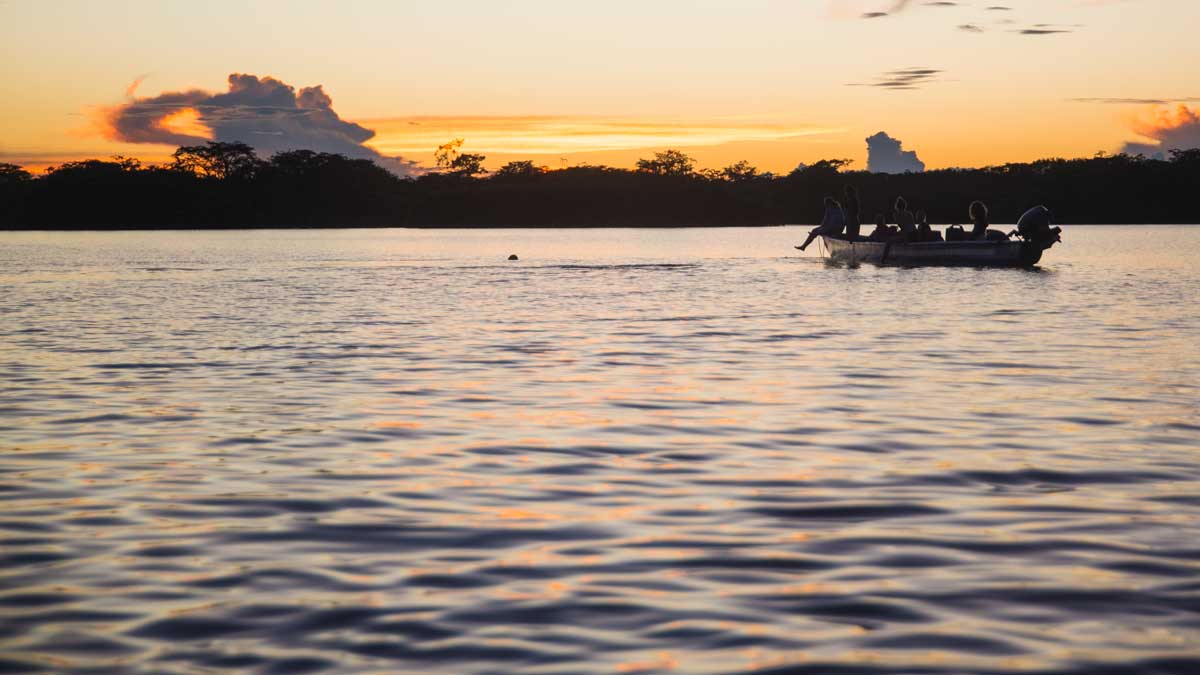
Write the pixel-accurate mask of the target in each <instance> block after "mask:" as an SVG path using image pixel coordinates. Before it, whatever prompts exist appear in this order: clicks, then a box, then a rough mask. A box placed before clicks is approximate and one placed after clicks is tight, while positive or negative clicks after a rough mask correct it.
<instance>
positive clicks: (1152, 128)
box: [1121, 104, 1200, 158]
mask: <svg viewBox="0 0 1200 675" xmlns="http://www.w3.org/2000/svg"><path fill="white" fill-rule="evenodd" d="M1133 130H1134V132H1136V133H1137V134H1138V135H1139V136H1144V137H1145V138H1149V139H1153V140H1154V141H1155V142H1154V143H1141V142H1131V143H1126V144H1125V147H1124V148H1122V150H1121V151H1122V152H1124V153H1127V154H1130V155H1146V156H1147V157H1160V158H1161V157H1164V156H1165V155H1166V154H1167V153H1168V152H1170V151H1171V150H1191V149H1193V148H1200V110H1193V109H1192V108H1189V107H1188V106H1186V105H1182V104H1180V105H1179V106H1177V107H1175V108H1174V109H1172V108H1167V107H1156V108H1154V109H1152V110H1150V111H1149V112H1147V113H1146V114H1144V115H1142V116H1140V117H1138V118H1137V119H1135V120H1134V123H1133Z"/></svg>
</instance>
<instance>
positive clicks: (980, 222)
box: [967, 201, 1008, 241]
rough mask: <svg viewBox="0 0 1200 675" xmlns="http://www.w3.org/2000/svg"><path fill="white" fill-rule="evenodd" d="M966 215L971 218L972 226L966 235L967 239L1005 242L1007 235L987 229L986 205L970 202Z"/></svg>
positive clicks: (979, 202)
mask: <svg viewBox="0 0 1200 675" xmlns="http://www.w3.org/2000/svg"><path fill="white" fill-rule="evenodd" d="M967 213H968V215H970V216H971V222H972V223H974V226H973V227H972V228H971V231H970V232H969V233H967V239H969V240H971V241H1007V240H1008V235H1007V234H1004V233H1003V232H1001V231H1000V230H989V229H988V208H987V204H984V203H983V202H981V201H973V202H971V207H970V208H969V209H967Z"/></svg>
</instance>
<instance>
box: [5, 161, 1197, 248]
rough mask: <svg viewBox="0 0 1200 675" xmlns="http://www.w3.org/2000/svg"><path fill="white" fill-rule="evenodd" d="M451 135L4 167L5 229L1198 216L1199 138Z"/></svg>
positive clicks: (1190, 219)
mask: <svg viewBox="0 0 1200 675" xmlns="http://www.w3.org/2000/svg"><path fill="white" fill-rule="evenodd" d="M460 146H461V141H458V140H456V141H452V142H451V143H448V144H446V145H444V146H442V147H441V148H439V152H438V155H437V159H438V164H439V167H440V168H441V170H440V171H439V172H436V173H429V174H425V175H422V176H418V177H415V178H400V177H397V176H395V175H393V174H391V173H389V172H388V171H386V170H384V169H383V168H380V167H379V166H377V165H376V164H374V163H373V162H371V161H370V160H365V159H350V158H347V157H344V156H341V155H335V154H328V153H318V152H312V151H308V150H294V151H289V152H282V153H278V154H276V155H274V156H272V157H270V158H269V159H261V158H259V157H258V156H257V155H256V154H255V153H254V151H253V149H252V148H251V147H250V146H248V145H244V144H241V143H216V142H210V143H208V144H207V145H202V146H188V147H182V148H180V149H179V150H178V151H176V152H175V154H174V161H173V162H171V163H170V164H168V165H164V166H144V165H142V164H141V163H139V162H138V161H137V160H131V159H127V158H122V157H115V158H113V159H111V160H86V161H80V162H70V163H67V164H63V165H62V166H58V167H54V168H52V169H50V170H48V171H47V172H46V173H45V174H43V175H41V176H37V177H34V176H32V175H30V174H29V173H28V172H26V171H24V170H23V169H21V168H20V167H18V166H15V165H11V164H0V228H2V229H39V228H41V229H139V228H205V227H340V226H353V227H370V226H409V227H516V226H524V227H552V226H577V227H593V226H684V225H773V224H782V223H811V222H814V221H815V220H816V219H818V218H819V217H820V213H821V202H822V198H823V197H824V196H826V195H834V196H835V197H836V196H837V195H840V194H841V192H842V187H843V186H844V185H846V184H851V185H854V186H856V187H857V188H858V190H859V193H860V195H861V199H862V216H863V219H864V220H867V221H870V220H873V219H874V215H875V214H876V213H877V212H886V211H887V210H888V207H889V205H890V204H891V202H892V201H893V200H894V199H895V197H896V195H904V196H905V197H906V198H907V200H908V203H909V204H912V205H913V207H914V208H919V209H923V210H925V211H926V212H928V214H929V217H930V219H931V220H932V221H933V222H935V223H952V222H953V223H958V222H964V221H966V220H967V213H966V211H967V205H968V204H970V203H971V202H972V201H974V200H976V199H979V200H983V201H985V202H987V204H988V206H989V207H990V210H991V213H992V219H993V221H995V222H997V223H1011V222H1014V221H1015V220H1016V219H1017V217H1018V216H1019V215H1020V214H1021V213H1022V212H1023V211H1024V210H1025V209H1027V208H1028V207H1030V206H1033V205H1036V204H1046V205H1047V206H1050V207H1051V208H1052V209H1053V211H1054V213H1055V216H1056V219H1057V221H1058V222H1061V223H1197V222H1200V199H1198V198H1197V196H1198V195H1200V150H1188V151H1182V152H1181V151H1174V152H1172V153H1171V157H1170V159H1167V160H1159V159H1147V158H1144V157H1140V156H1137V157H1133V156H1128V155H1115V156H1103V155H1101V156H1097V157H1094V158H1091V159H1073V160H1064V159H1050V160H1042V161H1037V162H1031V163H1027V164H1006V165H1003V166H995V167H986V168H981V169H944V170H939V171H927V172H924V173H906V174H872V173H867V172H863V171H846V170H845V169H846V166H847V165H848V164H849V162H848V161H846V160H836V159H835V160H822V161H819V162H816V163H814V164H812V165H807V166H803V165H802V166H800V167H798V168H797V169H796V170H795V171H792V172H791V173H789V174H787V175H783V176H776V175H772V174H769V173H760V172H759V171H758V170H757V169H755V168H754V167H753V166H750V165H749V164H748V163H746V162H739V163H737V164H734V165H731V166H729V167H726V168H725V169H722V170H711V169H710V170H700V171H697V170H696V169H695V168H694V167H695V164H694V162H693V161H692V160H691V158H689V157H688V156H687V155H684V154H683V153H680V152H678V151H674V150H669V151H666V152H661V153H658V154H657V155H655V156H654V158H652V159H643V160H640V161H639V162H638V163H637V168H636V169H635V170H625V169H614V168H610V167H604V166H578V167H571V168H566V169H561V170H553V171H551V170H547V169H546V168H545V167H539V166H537V165H535V164H534V163H533V162H531V161H523V162H512V163H509V164H507V165H505V166H504V167H502V168H500V169H499V170H497V171H495V172H491V173H490V174H489V173H488V172H485V171H484V170H483V160H484V159H485V158H484V156H483V155H476V154H460V153H459V152H458V148H459V147H460Z"/></svg>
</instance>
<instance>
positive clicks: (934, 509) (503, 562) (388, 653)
mask: <svg viewBox="0 0 1200 675" xmlns="http://www.w3.org/2000/svg"><path fill="white" fill-rule="evenodd" d="M803 231H804V229H803V228H765V229H721V230H671V231H656V230H587V231H581V230H568V231H546V230H542V231H530V230H517V231H511V230H510V231H408V230H377V231H365V230H348V231H285V232H267V231H226V232H171V233H167V232H150V233H3V234H0V283H3V284H4V288H5V289H6V290H5V293H4V294H3V295H2V296H0V310H2V311H3V312H4V316H5V321H4V322H3V324H0V333H3V338H4V341H5V345H6V346H5V347H4V348H3V351H2V352H0V354H2V358H0V372H2V373H3V376H4V382H5V385H4V386H3V389H0V391H2V392H3V394H2V395H0V440H2V441H3V449H4V450H3V454H0V470H2V471H3V473H2V474H0V498H2V499H3V500H4V503H5V509H4V515H3V516H0V549H2V551H3V553H2V554H0V579H2V580H3V583H2V586H0V588H2V589H3V590H0V607H3V609H4V615H5V617H6V618H5V620H4V621H3V622H0V628H2V630H0V641H2V645H3V647H4V649H3V653H4V656H0V666H3V667H7V668H10V669H12V670H16V671H18V672H20V670H21V669H22V668H25V669H27V670H37V669H39V668H40V669H42V670H57V671H61V672H85V671H87V670H88V669H89V668H101V669H104V668H107V669H109V670H119V671H122V672H147V673H149V672H155V673H170V672H180V673H182V672H195V671H197V670H200V669H241V670H248V671H252V672H316V671H321V670H326V671H329V672H339V673H344V672H363V673H368V672H390V671H396V670H414V669H417V668H420V669H421V670H424V671H428V672H430V673H466V672H471V673H494V672H538V673H567V672H572V673H574V672H595V673H613V672H630V673H641V672H665V671H674V672H687V673H731V672H744V671H745V670H747V669H768V672H771V671H770V670H769V669H785V668H792V669H793V670H790V671H786V672H813V673H820V672H829V671H830V670H831V669H835V668H836V667H844V668H856V669H857V670H853V671H849V672H862V673H877V672H894V671H895V670H896V669H898V668H903V669H908V670H922V672H931V673H954V672H962V671H972V672H977V671H989V672H1022V671H1030V670H1037V671H1039V672H1041V671H1044V670H1051V671H1054V672H1079V673H1083V672H1089V670H1095V669H1097V668H1099V667H1101V666H1105V665H1115V664H1129V663H1133V664H1141V665H1142V666H1144V667H1146V668H1150V667H1151V666H1153V665H1154V664H1160V665H1161V664H1163V663H1168V661H1166V660H1167V659H1173V660H1172V661H1170V662H1169V663H1170V664H1175V665H1171V666H1170V668H1174V667H1176V666H1178V667H1179V668H1183V670H1178V669H1176V670H1170V668H1168V667H1166V666H1163V668H1165V670H1164V671H1163V672H1186V670H1187V669H1188V668H1192V667H1195V668H1200V661H1197V660H1196V656H1195V647H1196V644H1197V637H1198V636H1197V633H1196V630H1195V628H1194V626H1195V623H1196V617H1195V606H1196V598H1197V596H1196V590H1195V588H1194V583H1192V582H1191V579H1193V578H1194V577H1195V575H1196V574H1197V572H1198V571H1200V569H1198V567H1197V562H1196V561H1197V554H1196V551H1195V548H1194V546H1192V545H1191V544H1190V543H1189V542H1191V541H1193V540H1195V539H1196V536H1197V534H1200V532H1198V530H1200V521H1198V519H1197V517H1198V516H1200V511H1198V509H1200V498H1198V497H1197V495H1198V494H1200V489H1198V488H1200V480H1198V479H1200V475H1198V470H1197V468H1196V467H1197V459H1200V457H1198V456H1197V450H1196V444H1195V439H1196V436H1197V432H1200V427H1197V425H1196V422H1195V420H1196V418H1197V412H1198V410H1197V405H1196V402H1197V401H1198V400H1200V391H1198V386H1197V384H1196V383H1197V382H1200V363H1198V360H1197V354H1196V345H1197V344H1200V321H1198V319H1197V317H1200V312H1198V311H1197V310H1200V305H1198V302H1200V300H1198V298H1200V293H1198V292H1197V291H1198V290H1200V276H1198V271H1197V268H1196V266H1195V263H1194V261H1195V260H1196V259H1197V256H1198V255H1200V230H1198V229H1195V228H1161V227H1154V228H1113V227H1104V228H1100V227H1094V228H1089V227H1076V228H1067V230H1066V232H1065V234H1064V240H1065V243H1064V244H1063V245H1062V246H1061V247H1055V248H1054V249H1052V250H1051V251H1050V252H1049V254H1048V255H1047V256H1046V258H1045V260H1044V264H1043V266H1042V268H1041V269H1040V270H1036V271H1021V270H975V269H899V268H878V267H873V266H863V267H859V268H855V269H848V268H845V267H839V266H837V265H831V264H828V263H825V262H823V261H821V260H819V259H817V258H816V257H813V256H811V255H809V256H803V257H801V256H792V255H789V253H791V252H792V249H791V246H792V245H793V244H794V243H796V240H798V239H799V238H801V235H802V233H803ZM512 252H517V253H519V254H520V256H521V261H520V262H518V263H508V262H505V258H506V257H507V255H508V254H509V253H512ZM1156 667H1157V666H1156ZM3 669H4V668H2V667H0V670H3ZM778 672H782V671H778Z"/></svg>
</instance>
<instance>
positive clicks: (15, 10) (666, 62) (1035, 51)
mask: <svg viewBox="0 0 1200 675" xmlns="http://www.w3.org/2000/svg"><path fill="white" fill-rule="evenodd" d="M1198 26H1200V2H1196V0H984V1H976V0H960V1H958V2H933V1H926V0H911V1H909V2H904V1H902V0H789V1H785V0H737V1H734V0H728V1H716V0H693V1H691V2H682V1H657V2H656V1H653V0H639V1H637V2H633V1H629V0H608V1H607V2H603V3H601V2H587V3H583V2H578V3H577V2H563V1H561V0H557V1H551V0H525V1H514V2H497V1H496V0H490V1H487V2H484V1H472V2H468V1H461V0H460V1H454V0H444V1H439V2H428V1H425V2H404V1H382V0H381V1H377V2H376V1H366V0H359V1H354V0H350V1H347V2H339V3H334V2H310V1H299V0H296V1H282V0H280V1H270V2H267V1H262V2H253V1H250V0H237V1H226V0H207V1H206V2H194V1H189V2H174V1H170V0H153V1H133V0H110V1H106V2H83V1H66V0H39V1H34V0H0V57H2V58H3V62H4V64H5V65H4V66H3V71H2V73H3V75H2V76H0V96H2V97H3V100H4V105H3V106H0V162H12V163H17V164H22V165H25V166H28V167H30V168H34V169H38V168H43V167H45V166H46V165H51V164H57V163H61V162H63V161H69V160H72V159H79V158H84V157H107V156H109V155H114V154H121V155H127V156H134V157H139V158H142V159H144V160H146V161H163V160H164V159H166V158H167V157H169V155H170V153H171V152H172V151H173V150H174V148H175V147H176V145H178V144H179V143H181V142H191V141H195V142H199V141H202V140H203V139H205V138H216V139H219V140H243V141H245V142H248V143H250V144H251V145H254V146H256V147H257V148H259V149H260V150H261V151H262V152H264V153H269V152H271V151H274V150H278V149H282V148H285V147H311V148H314V149H318V150H328V151H339V152H344V153H345V154H350V155H354V156H363V157H371V158H376V159H379V160H380V161H381V163H385V164H386V165H390V166H392V167H395V168H397V170H399V171H404V170H414V169H416V170H419V168H420V167H422V166H429V165H431V164H432V163H433V152H434V150H435V148H436V146H437V145H438V144H440V143H443V142H446V141H448V140H450V139H452V138H456V137H459V138H464V139H465V141H466V143H465V145H464V150H465V151H468V152H479V153H483V154H486V155H487V156H488V162H487V166H489V167H490V168H495V167H496V166H499V165H500V164H501V163H503V162H505V161H510V160H513V159H533V160H535V161H536V162H538V163H539V164H545V165H548V166H551V167H552V168H557V167H559V166H565V165H573V164H579V163H583V162H587V163H600V164H610V165H614V166H631V165H632V164H633V162H634V161H635V160H636V159H637V158H638V157H648V156H650V155H651V154H652V153H653V152H654V151H656V150H662V149H664V148H677V149H681V150H684V151H685V152H687V153H688V154H690V155H692V156H694V157H696V158H697V159H698V160H699V162H700V164H701V165H702V166H709V167H720V166H724V165H726V164H730V163H733V162H736V161H738V160H740V159H746V160H749V161H750V162H751V163H752V164H755V165H757V166H759V167H760V168H762V169H764V170H772V171H787V170H790V169H791V168H792V167H794V166H796V165H797V164H798V163H800V162H812V161H815V160H817V159H821V158H835V157H836V158H842V157H844V158H849V159H852V160H854V162H855V164H854V165H853V168H864V167H865V160H866V144H865V142H864V139H865V138H866V137H867V136H870V135H872V134H874V133H876V132H879V131H885V132H887V133H888V134H890V135H891V136H892V137H894V138H896V139H899V140H901V141H902V142H903V143H904V149H905V150H912V151H915V152H916V153H917V154H918V155H919V157H920V159H921V160H923V161H924V162H925V163H926V164H927V165H928V166H929V167H930V168H940V167H947V166H982V165H987V164H996V163H1002V162H1008V161H1025V160H1032V159H1037V158H1042V157H1050V156H1063V157H1080V156H1091V155H1093V154H1095V153H1097V152H1100V151H1104V152H1119V151H1122V150H1123V149H1129V150H1133V151H1142V152H1146V153H1147V154H1155V152H1156V151H1160V150H1166V149H1170V148H1172V147H1191V146H1194V145H1200V120H1198V118H1197V116H1196V111H1197V110H1200V81H1198V80H1200V78H1198V77H1197V74H1196V67H1197V64H1200V41H1198V40H1197V39H1196V37H1195V32H1196V29H1197V27H1198ZM232 74H242V75H244V76H253V77H239V78H235V79H231V75H232ZM266 78H271V79H270V80H268V79H266ZM235 80H236V83H235ZM231 87H233V88H232V89H231ZM289 87H291V88H292V89H291V90H289ZM317 87H320V89H316V88H317ZM372 132H373V133H372ZM1129 143H1132V144H1134V145H1128V146H1127V144H1129Z"/></svg>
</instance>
